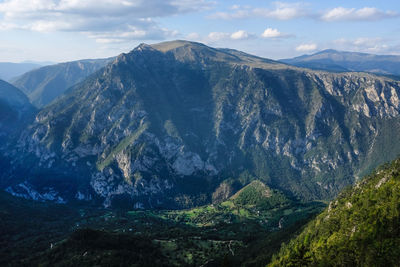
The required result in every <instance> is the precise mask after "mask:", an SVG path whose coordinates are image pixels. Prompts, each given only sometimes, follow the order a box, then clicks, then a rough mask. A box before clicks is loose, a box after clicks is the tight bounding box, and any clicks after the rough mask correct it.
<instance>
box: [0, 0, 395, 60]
mask: <svg viewBox="0 0 400 267" xmlns="http://www.w3.org/2000/svg"><path fill="white" fill-rule="evenodd" d="M174 39H187V40H192V41H199V42H203V43H205V44H208V45H211V46H214V47H228V48H234V49H239V50H242V51H245V52H248V53H252V54H256V55H259V56H263V57H267V58H272V59H279V58H287V57H293V56H298V55H302V54H309V53H313V52H316V51H319V50H322V49H327V48H333V49H338V50H348V51H359V52H367V53H374V54H400V1H398V0H385V1H382V0H381V1H371V0H362V1H361V0H353V1H352V0H347V1H342V0H339V1H316V0H310V1H255V0H253V1H252V0H247V1H224V0H80V1H79V0H0V61H1V62H4V61H10V62H21V61H25V60H34V61H55V62H62V61H70V60H76V59H82V58H101V57H109V56H115V55H118V54H120V53H122V52H128V51H130V50H131V49H133V48H134V47H135V46H137V45H138V44H140V43H142V42H145V43H157V42H161V41H166V40H174Z"/></svg>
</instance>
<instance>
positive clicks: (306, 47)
mask: <svg viewBox="0 0 400 267" xmlns="http://www.w3.org/2000/svg"><path fill="white" fill-rule="evenodd" d="M316 49H317V45H316V44H314V43H310V44H301V45H299V46H297V47H296V51H299V52H311V51H314V50H316Z"/></svg>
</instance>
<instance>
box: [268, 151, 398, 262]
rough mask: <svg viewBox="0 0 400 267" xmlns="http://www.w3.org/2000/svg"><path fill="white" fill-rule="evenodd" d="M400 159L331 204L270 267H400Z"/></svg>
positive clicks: (347, 191)
mask: <svg viewBox="0 0 400 267" xmlns="http://www.w3.org/2000/svg"><path fill="white" fill-rule="evenodd" d="M399 261H400V159H397V160H395V161H393V162H392V163H391V164H387V165H384V166H382V167H380V168H378V169H377V170H375V171H374V172H373V173H372V174H371V175H370V176H367V177H366V178H364V179H363V180H362V181H361V182H358V183H356V185H355V186H354V187H353V188H351V189H348V190H345V191H344V192H343V193H342V194H340V196H339V197H338V198H337V199H336V200H334V201H332V202H331V203H330V204H329V207H328V208H326V209H325V211H324V212H323V213H321V214H320V215H319V216H318V217H317V218H316V219H315V220H313V221H312V222H310V223H309V224H308V225H307V227H306V228H305V229H304V230H303V231H302V232H301V234H300V235H299V236H298V237H297V238H296V239H294V240H292V241H291V242H290V243H288V244H287V245H284V246H283V247H282V249H281V252H280V253H279V254H278V255H277V256H276V257H275V258H274V259H273V261H272V263H271V264H270V265H268V266H271V267H272V266H399Z"/></svg>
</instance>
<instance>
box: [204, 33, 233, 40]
mask: <svg viewBox="0 0 400 267" xmlns="http://www.w3.org/2000/svg"><path fill="white" fill-rule="evenodd" d="M207 37H208V39H209V40H210V41H220V40H224V39H228V38H229V37H230V34H229V33H226V32H210V33H209V34H208V36H207Z"/></svg>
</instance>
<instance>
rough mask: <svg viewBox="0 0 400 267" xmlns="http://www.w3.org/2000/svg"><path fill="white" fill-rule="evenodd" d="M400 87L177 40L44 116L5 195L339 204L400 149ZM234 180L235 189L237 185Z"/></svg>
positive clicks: (32, 128) (72, 93)
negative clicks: (248, 191) (255, 195)
mask: <svg viewBox="0 0 400 267" xmlns="http://www.w3.org/2000/svg"><path fill="white" fill-rule="evenodd" d="M399 95H400V82H398V81H395V80H392V79H389V78H385V77H378V76H375V75H372V74H367V73H332V72H322V71H312V70H309V69H301V68H298V67H292V66H290V65H286V64H282V63H279V62H276V61H273V60H268V59H263V58H259V57H255V56H251V55H248V54H245V53H243V52H239V51H235V50H227V49H215V48H212V47H208V46H205V45H203V44H199V43H193V42H186V41H174V42H166V43H161V44H156V45H146V44H142V45H140V46H138V47H137V48H135V49H134V50H132V51H131V52H130V53H127V54H121V55H120V56H118V57H117V59H115V60H114V61H113V62H112V63H111V64H108V65H107V66H106V67H105V68H103V69H101V70H100V71H98V72H96V73H95V74H94V75H92V76H90V77H88V78H87V79H85V80H84V81H83V82H81V83H79V84H77V85H75V86H74V87H72V88H71V90H69V91H68V93H67V94H65V95H63V96H62V97H60V98H59V99H57V100H56V101H54V102H53V103H51V104H50V105H48V106H46V107H45V108H43V109H42V110H41V111H40V112H39V113H38V115H37V116H36V120H35V122H34V123H32V124H31V125H29V127H27V129H26V130H25V131H23V132H22V134H21V136H19V137H18V143H17V146H16V148H15V150H14V152H12V153H13V154H12V155H10V156H12V157H13V159H14V160H13V164H14V168H15V169H18V170H20V172H22V173H23V175H19V174H18V173H15V172H14V171H12V170H10V171H9V172H4V173H2V174H1V178H2V179H4V177H7V179H9V180H11V181H12V182H10V183H8V184H7V185H6V186H4V188H6V190H7V191H8V192H10V193H12V194H14V195H19V196H23V197H26V198H33V199H37V200H47V199H48V200H53V201H57V202H68V201H74V200H77V199H78V200H87V201H95V202H96V203H102V204H103V205H104V206H107V207H108V206H111V205H114V204H115V203H124V204H125V205H129V206H130V207H135V208H136V209H141V208H156V207H160V208H162V207H164V208H165V207H167V208H186V207H193V206H199V205H203V204H208V203H211V202H212V201H214V202H220V201H223V199H226V198H227V197H230V196H231V195H232V194H234V193H235V192H236V191H237V189H238V188H241V187H240V186H236V185H235V183H236V184H237V183H239V184H241V185H244V184H248V183H250V182H251V181H252V180H260V181H262V182H263V183H264V184H266V185H267V186H268V187H270V188H272V189H277V190H280V191H281V192H283V193H284V194H285V195H286V196H288V197H290V198H291V199H295V198H298V199H301V200H314V199H330V198H332V197H334V196H336V194H337V193H338V192H340V191H341V190H342V188H344V187H345V186H347V185H349V184H352V183H353V182H354V181H355V180H357V178H358V177H361V176H362V175H363V174H365V173H366V172H368V171H370V170H371V168H373V167H375V166H376V165H377V164H380V163H382V162H385V161H387V160H391V159H393V158H395V157H396V156H397V154H398V153H399V151H400V135H399V134H398V132H399V130H400V104H399V103H400V99H399ZM228 181H231V182H228Z"/></svg>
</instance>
